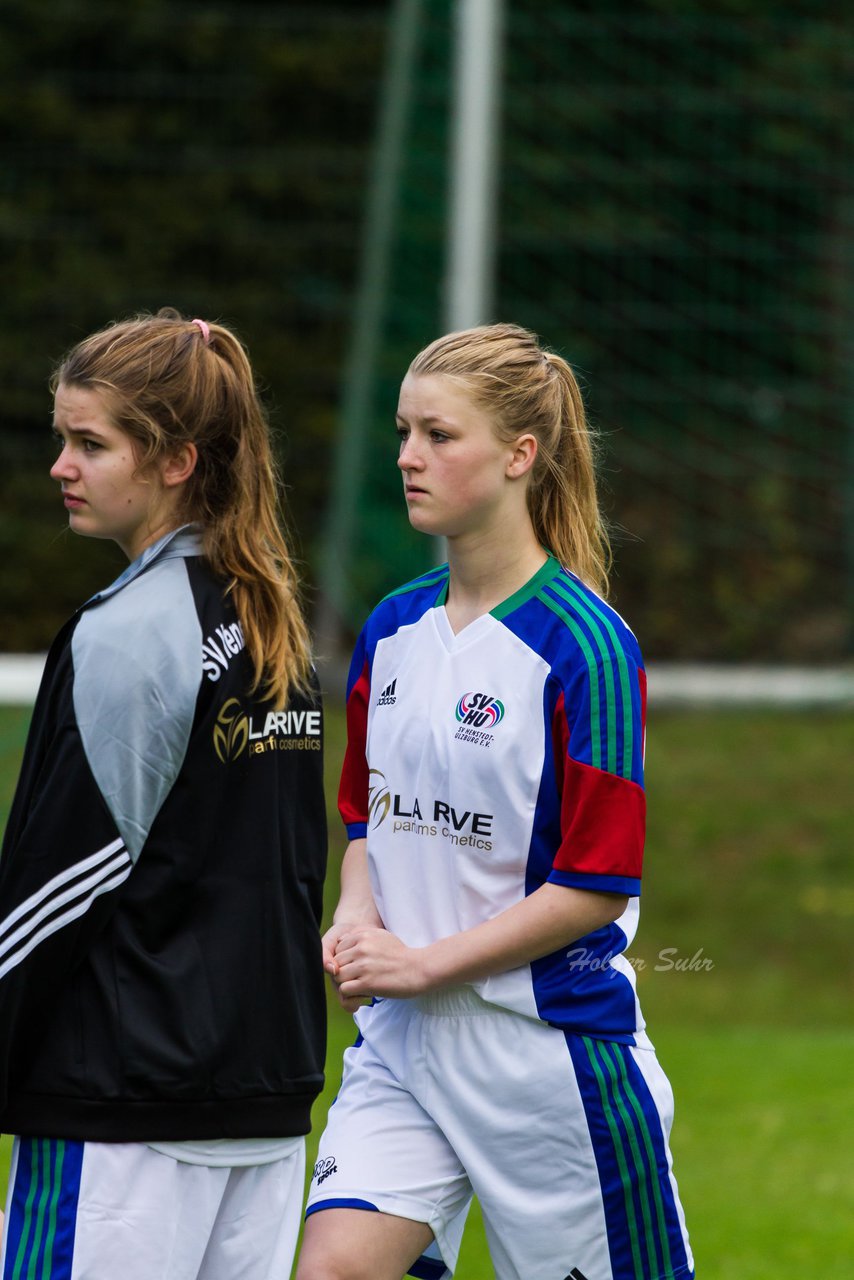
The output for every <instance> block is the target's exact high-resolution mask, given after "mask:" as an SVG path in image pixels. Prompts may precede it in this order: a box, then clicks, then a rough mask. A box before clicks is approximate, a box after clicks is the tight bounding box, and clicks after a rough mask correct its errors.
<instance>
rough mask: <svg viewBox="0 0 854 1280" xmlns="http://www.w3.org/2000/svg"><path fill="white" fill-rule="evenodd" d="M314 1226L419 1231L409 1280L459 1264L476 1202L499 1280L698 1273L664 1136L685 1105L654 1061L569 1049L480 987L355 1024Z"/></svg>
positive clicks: (374, 1012) (608, 1049)
mask: <svg viewBox="0 0 854 1280" xmlns="http://www.w3.org/2000/svg"><path fill="white" fill-rule="evenodd" d="M357 1022H358V1025H359V1030H360V1032H361V1036H360V1040H359V1041H358V1042H357V1043H356V1045H355V1046H354V1047H353V1048H352V1049H348V1050H347V1053H346V1054H345V1058H344V1079H343V1081H342V1085H341V1091H340V1093H339V1096H338V1098H337V1099H336V1101H335V1103H334V1104H333V1106H332V1107H331V1108H330V1111H329V1116H328V1120H327V1128H326V1131H325V1133H324V1134H323V1137H322V1138H321V1140H320V1147H319V1151H318V1160H317V1164H316V1166H315V1170H314V1176H313V1179H312V1184H311V1189H310V1191H309V1198H308V1209H307V1212H308V1213H314V1212H316V1211H318V1210H321V1209H327V1208H334V1207H348V1208H363V1209H367V1210H378V1211H380V1212H383V1213H390V1214H394V1215H396V1216H398V1217H403V1218H409V1219H411V1220H413V1221H416V1222H425V1223H426V1224H427V1225H428V1226H429V1227H430V1229H431V1230H432V1232H433V1234H434V1236H435V1240H436V1244H435V1246H434V1248H433V1249H431V1250H430V1252H429V1254H427V1255H425V1256H424V1257H423V1258H422V1259H421V1260H420V1261H419V1262H418V1263H416V1265H415V1267H413V1268H412V1271H411V1274H412V1275H416V1276H422V1277H426V1278H428V1280H443V1278H444V1277H447V1276H448V1275H450V1274H451V1273H452V1272H453V1270H454V1267H455V1265H456V1261H457V1256H458V1253H459V1247H460V1241H461V1238H462V1232H463V1226H464V1223H465V1218H466V1214H467V1212H468V1207H469V1203H470V1200H471V1196H472V1192H474V1194H475V1195H477V1198H478V1200H479V1202H480V1206H481V1209H482V1211H483V1218H484V1226H485V1228H486V1234H487V1239H488V1241H489V1248H490V1253H491V1256H492V1263H493V1266H494V1268H495V1275H496V1278H497V1280H564V1278H565V1280H658V1278H659V1277H661V1278H664V1277H668V1280H671V1278H676V1277H678V1278H679V1280H688V1278H689V1277H691V1276H692V1275H693V1261H692V1258H691V1251H690V1247H689V1244H688V1237H687V1234H686V1231H685V1222H684V1217H683V1214H682V1209H681V1206H680V1204H679V1197H678V1194H677V1190H676V1183H675V1181H674V1178H673V1173H672V1168H671V1159H670V1152H669V1147H668V1137H669V1132H670V1125H671V1121H672V1117H673V1095H672V1092H671V1089H670V1085H669V1084H668V1082H667V1079H666V1077H665V1075H664V1073H663V1071H662V1070H661V1068H660V1066H659V1065H658V1060H657V1058H656V1056H655V1052H654V1050H653V1048H652V1046H651V1045H650V1044H649V1041H648V1040H647V1039H646V1037H639V1039H640V1040H642V1041H643V1047H640V1046H638V1047H633V1046H627V1045H622V1044H616V1043H614V1042H613V1041H604V1040H594V1039H591V1038H590V1037H587V1036H578V1035H572V1034H565V1033H564V1032H562V1031H559V1030H557V1029H556V1028H554V1027H550V1026H548V1025H546V1024H545V1023H541V1022H536V1021H535V1020H534V1019H531V1018H526V1017H523V1016H521V1015H519V1014H515V1013H510V1012H508V1011H507V1010H504V1009H499V1008H497V1007H496V1006H495V1005H490V1004H487V1003H486V1002H485V1001H483V1000H482V999H481V998H480V997H479V996H478V995H476V994H475V992H474V991H472V990H471V988H468V987H466V988H460V989H455V990H452V991H447V992H440V993H438V994H437V995H434V996H429V997H424V998H422V999H419V1000H381V1001H379V1002H377V1003H376V1004H375V1005H373V1006H372V1007H370V1008H365V1009H361V1010H360V1011H359V1013H358V1014H357Z"/></svg>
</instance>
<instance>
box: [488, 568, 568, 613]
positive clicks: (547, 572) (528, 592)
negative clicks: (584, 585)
mask: <svg viewBox="0 0 854 1280" xmlns="http://www.w3.org/2000/svg"><path fill="white" fill-rule="evenodd" d="M559 571H560V565H559V564H558V562H557V560H555V558H554V556H549V558H548V560H547V561H546V562H545V564H544V565H542V567H541V568H539V569H538V570H537V572H536V573H535V574H534V576H533V578H529V579H528V581H527V582H526V583H525V585H524V587H520V588H519V590H518V591H514V592H513V594H512V596H508V597H507V599H506V600H502V602H501V604H497V605H496V606H495V608H494V609H490V613H491V614H492V616H493V618H497V619H498V621H499V622H500V621H501V619H502V618H506V617H507V615H508V613H513V611H514V610H515V609H521V607H522V605H523V604H525V603H526V602H527V601H528V600H530V599H531V598H532V597H533V596H535V595H536V594H537V592H538V591H539V590H540V587H542V586H544V585H545V583H546V582H548V581H549V579H550V578H553V577H554V576H555V574H556V573H558V572H559Z"/></svg>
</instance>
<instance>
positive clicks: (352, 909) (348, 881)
mask: <svg viewBox="0 0 854 1280" xmlns="http://www.w3.org/2000/svg"><path fill="white" fill-rule="evenodd" d="M367 844H368V842H367V840H366V839H365V838H364V837H361V838H359V839H356V840H351V841H350V843H349V845H348V846H347V850H346V852H345V854H344V858H343V861H342V863H341V895H340V897H339V899H338V906H337V907H336V908H335V914H334V915H333V917H332V926H331V928H329V929H327V931H326V933H325V934H324V935H323V967H324V969H325V970H326V972H327V973H328V974H329V975H330V977H331V978H332V979H333V981H334V982H335V983H336V984H337V986H338V998H339V1000H340V1001H341V1004H342V1005H343V1007H344V1008H345V1009H347V1010H348V1011H349V1012H351V1013H352V1012H353V1010H354V1009H357V1008H358V1006H359V1005H360V1004H361V998H358V997H356V998H354V997H353V996H351V995H350V994H349V993H345V992H343V991H342V990H341V986H340V981H339V962H338V959H337V952H338V949H339V947H340V944H341V939H342V937H344V936H346V935H347V934H349V933H352V932H353V931H354V930H355V931H359V930H365V929H367V930H369V931H371V930H372V931H374V932H383V923H382V920H381V919H380V914H379V912H378V911H377V908H376V904H375V903H374V895H373V893H372V892H371V884H370V879H369V876H368V855H367Z"/></svg>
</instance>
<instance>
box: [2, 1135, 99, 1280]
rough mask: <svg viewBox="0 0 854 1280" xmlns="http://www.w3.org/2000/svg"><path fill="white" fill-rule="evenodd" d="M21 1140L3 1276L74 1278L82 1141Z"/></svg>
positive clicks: (8, 1279)
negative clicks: (73, 1263) (72, 1268)
mask: <svg viewBox="0 0 854 1280" xmlns="http://www.w3.org/2000/svg"><path fill="white" fill-rule="evenodd" d="M17 1144H18V1159H17V1164H16V1167H15V1183H14V1187H13V1189H12V1200H11V1205H10V1208H9V1222H8V1234H7V1241H6V1262H5V1266H4V1268H3V1280H71V1267H72V1262H73V1259H74V1233H75V1228H76V1224H77V1201H78V1197H79V1194H80V1175H81V1171H82V1167H83V1148H84V1143H82V1142H70V1141H67V1140H64V1139H53V1138H19V1139H17Z"/></svg>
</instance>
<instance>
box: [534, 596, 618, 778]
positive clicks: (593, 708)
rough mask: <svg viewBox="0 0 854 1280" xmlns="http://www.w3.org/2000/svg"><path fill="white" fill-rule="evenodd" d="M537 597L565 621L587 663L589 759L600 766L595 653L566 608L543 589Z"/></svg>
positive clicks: (600, 752)
mask: <svg viewBox="0 0 854 1280" xmlns="http://www.w3.org/2000/svg"><path fill="white" fill-rule="evenodd" d="M537 599H538V600H541V601H542V603H543V604H544V605H545V606H546V608H547V609H551V611H552V613H556V614H557V616H558V617H559V618H560V619H561V621H562V622H565V623H566V625H567V626H568V627H569V629H570V631H571V632H572V634H573V635H574V636H575V638H576V640H577V641H578V643H579V645H580V646H581V652H582V653H583V654H584V659H585V661H586V663H587V671H588V674H589V676H590V759H591V763H592V765H593V767H594V768H595V769H601V768H602V730H601V727H600V724H599V669H598V667H597V665H596V655H595V654H594V652H593V650H592V649H591V648H590V644H589V642H588V640H587V636H586V635H585V634H584V632H583V631H582V630H581V628H580V627H579V625H578V623H577V622H576V621H575V619H574V618H573V617H571V615H570V614H568V613H567V611H566V609H564V607H563V606H562V605H560V604H558V602H557V600H554V599H552V597H551V596H547V595H546V593H545V591H542V590H541V591H539V592H538V593H537Z"/></svg>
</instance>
